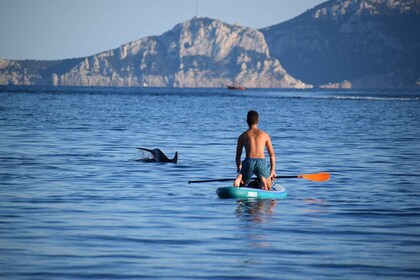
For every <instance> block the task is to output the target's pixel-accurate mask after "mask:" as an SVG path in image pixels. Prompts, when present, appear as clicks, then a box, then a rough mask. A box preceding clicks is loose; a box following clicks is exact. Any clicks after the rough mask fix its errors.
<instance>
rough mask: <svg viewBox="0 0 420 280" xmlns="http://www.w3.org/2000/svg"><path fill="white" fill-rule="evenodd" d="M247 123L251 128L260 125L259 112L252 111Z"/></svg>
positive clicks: (249, 113)
mask: <svg viewBox="0 0 420 280" xmlns="http://www.w3.org/2000/svg"><path fill="white" fill-rule="evenodd" d="M246 122H247V123H248V125H249V126H251V125H254V124H257V123H258V112H257V111H254V110H251V111H249V112H248V116H247V117H246Z"/></svg>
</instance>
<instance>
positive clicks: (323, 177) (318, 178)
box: [188, 172, 330, 184]
mask: <svg viewBox="0 0 420 280" xmlns="http://www.w3.org/2000/svg"><path fill="white" fill-rule="evenodd" d="M290 178H304V179H306V180H309V181H315V182H324V181H328V180H329V179H330V173H327V172H320V173H315V174H300V175H295V176H276V179H290ZM253 179H256V178H253ZM227 181H235V179H232V178H223V179H211V180H199V181H188V184H191V183H208V182H227Z"/></svg>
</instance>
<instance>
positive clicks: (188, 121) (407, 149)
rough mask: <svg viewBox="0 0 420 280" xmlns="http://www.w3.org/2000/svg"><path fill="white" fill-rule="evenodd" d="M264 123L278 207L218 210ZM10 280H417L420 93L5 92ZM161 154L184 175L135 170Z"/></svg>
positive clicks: (1, 263) (1, 233)
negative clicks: (238, 159)
mask: <svg viewBox="0 0 420 280" xmlns="http://www.w3.org/2000/svg"><path fill="white" fill-rule="evenodd" d="M250 109H255V110H258V111H259V112H260V128H262V129H264V130H265V131H267V132H268V133H269V134H270V135H271V137H272V142H273V145H274V149H275V152H276V155H277V175H297V174H301V173H314V172H320V171H328V172H330V173H331V174H332V178H331V180H330V181H328V182H324V183H316V182H309V181H305V180H303V179H287V180H283V181H280V182H281V184H282V185H283V186H284V187H286V188H287V189H288V190H289V197H288V198H287V199H285V200H279V201H270V200H267V201H236V200H223V199H218V198H217V196H216V193H215V191H216V189H217V187H220V186H223V185H228V184H230V183H206V184H191V185H188V181H189V180H199V179H217V178H231V177H232V178H234V177H235V171H236V167H235V162H234V157H235V148H236V139H237V137H238V135H239V134H240V133H241V132H242V131H244V130H245V129H246V128H247V126H246V122H245V119H246V113H247V111H248V110H250ZM0 127H1V131H0V278H2V279H71V278H74V279H95V278H96V279H138V278H143V277H144V278H148V279H154V278H157V279H191V278H198V279H229V278H230V279H372V278H374V279H375V278H376V279H419V278H420V217H419V213H420V202H419V200H420V183H419V181H420V175H419V171H420V92H419V91H401V90H398V91H380V90H377V91H280V90H248V91H240V92H236V91H233V92H232V91H227V90H214V89H200V90H185V89H184V90H182V89H152V88H150V89H120V88H92V89H91V88H2V89H1V91H0ZM136 147H146V148H152V149H153V148H160V149H161V150H163V151H164V152H165V153H166V154H167V155H168V157H172V156H173V155H174V153H175V152H176V151H178V152H179V163H178V164H163V163H149V162H144V161H140V159H144V158H145V157H147V156H148V155H147V154H144V153H142V152H140V151H138V150H137V149H136Z"/></svg>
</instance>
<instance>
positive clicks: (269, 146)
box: [265, 135, 276, 178]
mask: <svg viewBox="0 0 420 280" xmlns="http://www.w3.org/2000/svg"><path fill="white" fill-rule="evenodd" d="M265 147H266V148H267V152H268V155H269V156H270V178H273V177H276V155H275V154H274V149H273V144H272V143H271V139H270V136H268V135H267V142H266V144H265Z"/></svg>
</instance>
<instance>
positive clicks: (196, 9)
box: [194, 0, 198, 18]
mask: <svg viewBox="0 0 420 280" xmlns="http://www.w3.org/2000/svg"><path fill="white" fill-rule="evenodd" d="M194 18H198V0H196V1H195V17H194Z"/></svg>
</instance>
